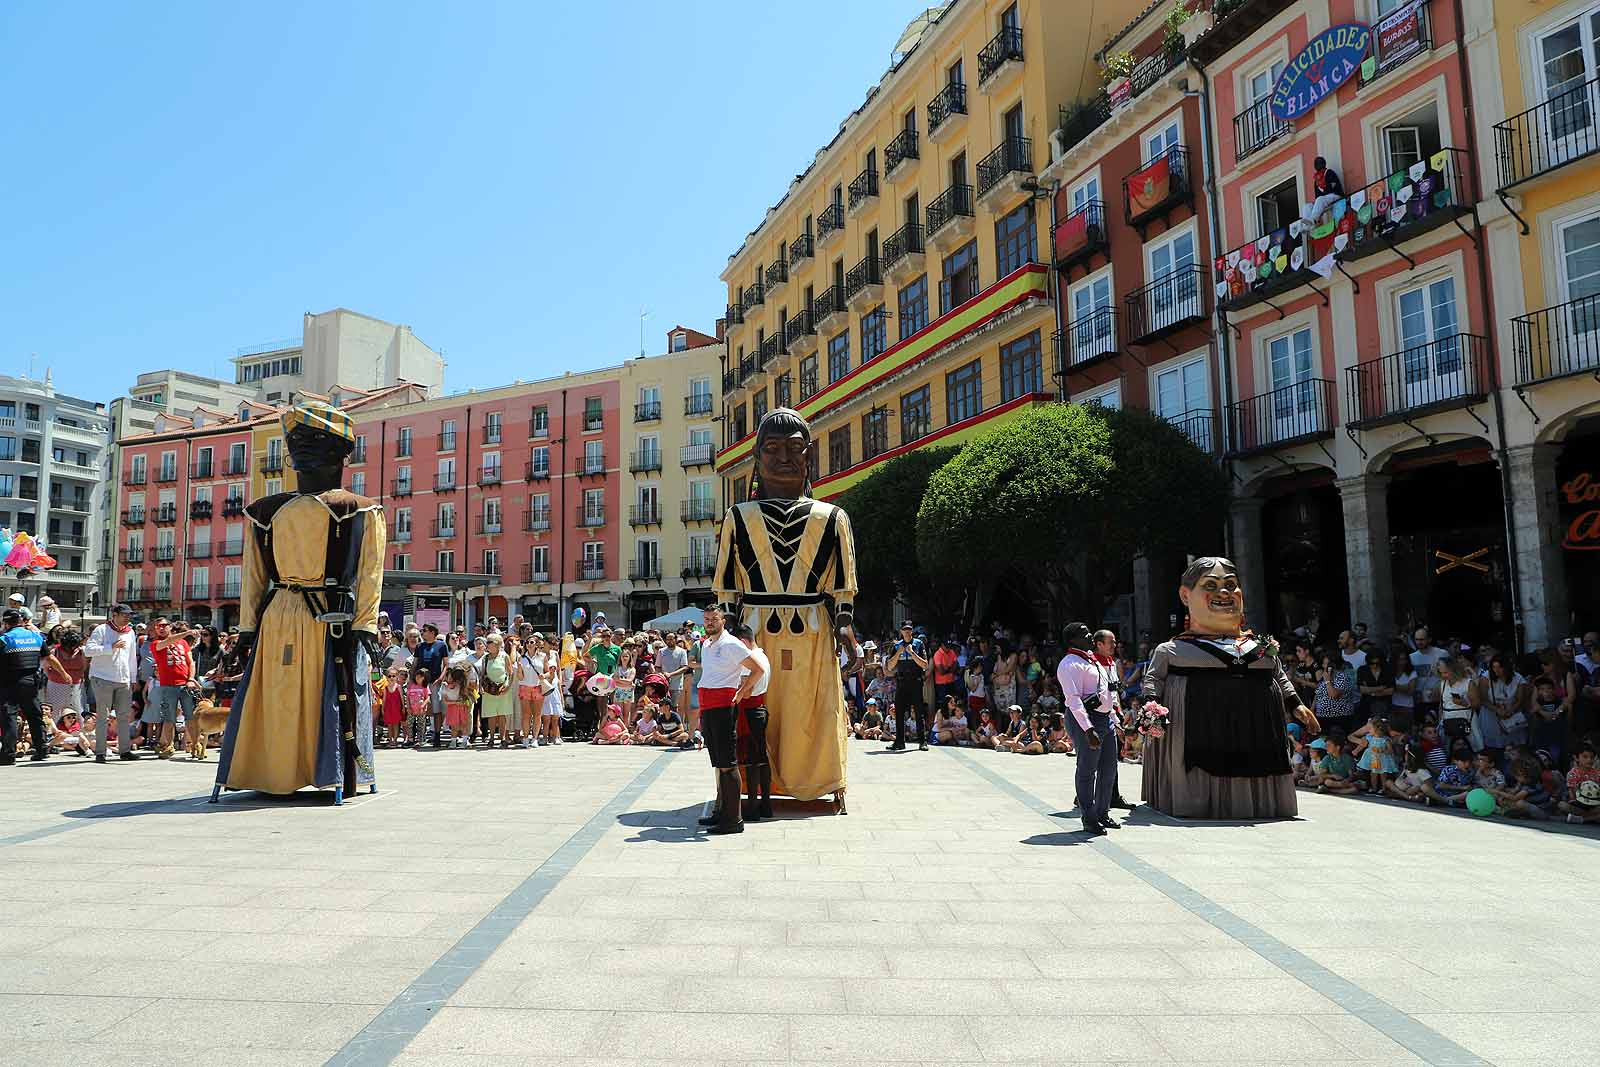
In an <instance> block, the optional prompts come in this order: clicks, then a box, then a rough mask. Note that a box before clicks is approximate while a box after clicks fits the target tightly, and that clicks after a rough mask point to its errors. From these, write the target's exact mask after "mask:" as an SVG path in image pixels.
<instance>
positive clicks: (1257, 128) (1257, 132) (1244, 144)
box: [1233, 96, 1294, 163]
mask: <svg viewBox="0 0 1600 1067" xmlns="http://www.w3.org/2000/svg"><path fill="white" fill-rule="evenodd" d="M1293 130H1294V127H1293V126H1291V125H1290V124H1289V123H1287V122H1285V121H1283V120H1282V119H1280V118H1279V117H1278V116H1276V115H1274V114H1273V113H1272V98H1271V97H1270V96H1268V97H1262V98H1261V99H1260V100H1257V101H1256V102H1255V103H1253V104H1251V105H1250V106H1249V107H1247V108H1245V109H1244V110H1243V111H1241V112H1239V113H1238V114H1237V115H1235V116H1233V155H1234V159H1235V160H1236V161H1237V162H1240V163H1243V162H1244V161H1245V160H1247V159H1249V158H1250V157H1251V156H1253V155H1255V154H1256V153H1257V152H1259V151H1261V150H1262V149H1263V148H1265V147H1267V145H1269V144H1271V143H1272V142H1273V141H1276V140H1277V139H1278V138H1280V137H1287V136H1288V135H1289V134H1290V133H1291V132H1293Z"/></svg>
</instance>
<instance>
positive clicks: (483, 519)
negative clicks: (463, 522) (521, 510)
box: [474, 515, 505, 537]
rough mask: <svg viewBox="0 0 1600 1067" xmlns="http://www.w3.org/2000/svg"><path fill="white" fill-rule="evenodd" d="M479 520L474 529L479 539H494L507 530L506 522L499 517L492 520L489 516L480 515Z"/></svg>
mask: <svg viewBox="0 0 1600 1067" xmlns="http://www.w3.org/2000/svg"><path fill="white" fill-rule="evenodd" d="M477 520H478V521H477V522H476V523H475V524H474V529H476V530H477V531H478V536H479V537H493V536H495V535H496V534H498V533H501V532H503V531H504V529H505V524H504V521H503V520H502V519H501V518H500V517H499V516H495V517H493V518H491V517H490V516H488V515H479V516H478V517H477Z"/></svg>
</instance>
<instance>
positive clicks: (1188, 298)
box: [1124, 263, 1211, 345]
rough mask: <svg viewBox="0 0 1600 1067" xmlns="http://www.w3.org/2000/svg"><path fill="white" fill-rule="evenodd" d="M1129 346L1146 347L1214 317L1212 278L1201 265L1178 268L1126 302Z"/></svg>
mask: <svg viewBox="0 0 1600 1067" xmlns="http://www.w3.org/2000/svg"><path fill="white" fill-rule="evenodd" d="M1124 303H1125V305H1126V308H1127V310H1126V314H1127V324H1128V343H1129V344H1135V345H1142V344H1147V343H1149V342H1151V341H1154V340H1155V339H1157V338H1159V337H1164V336H1166V335H1167V334H1169V333H1172V332H1173V331H1175V330H1179V329H1182V328H1183V327H1185V326H1188V325H1190V324H1192V323H1203V322H1205V320H1206V319H1207V318H1208V317H1209V316H1210V314H1211V275H1210V272H1208V271H1207V270H1206V269H1205V268H1204V267H1202V266H1200V265H1199V264H1197V263H1196V264H1190V265H1189V266H1185V267H1179V268H1177V269H1176V270H1174V271H1171V272H1170V273H1167V274H1164V275H1162V276H1161V277H1159V278H1157V279H1156V280H1155V281H1153V282H1151V283H1150V284H1149V285H1146V286H1145V287H1144V288H1142V289H1136V290H1134V291H1133V292H1131V293H1129V294H1128V296H1127V298H1126V300H1125V301H1124Z"/></svg>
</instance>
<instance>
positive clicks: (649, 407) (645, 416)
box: [633, 400, 661, 422]
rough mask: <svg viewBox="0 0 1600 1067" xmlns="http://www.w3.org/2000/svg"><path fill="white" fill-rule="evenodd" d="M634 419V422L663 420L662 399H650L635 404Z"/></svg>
mask: <svg viewBox="0 0 1600 1067" xmlns="http://www.w3.org/2000/svg"><path fill="white" fill-rule="evenodd" d="M633 421H634V422H660V421H661V401H659V400H648V401H645V402H643V403H639V404H635V405H633Z"/></svg>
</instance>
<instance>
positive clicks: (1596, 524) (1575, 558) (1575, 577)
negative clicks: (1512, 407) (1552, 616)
mask: <svg viewBox="0 0 1600 1067" xmlns="http://www.w3.org/2000/svg"><path fill="white" fill-rule="evenodd" d="M1556 484H1557V486H1558V487H1559V489H1558V497H1557V508H1558V511H1559V515H1560V529H1559V530H1557V531H1553V532H1552V535H1553V536H1559V538H1560V541H1561V562H1562V565H1563V567H1564V568H1565V571H1566V576H1565V577H1566V586H1567V604H1568V607H1569V609H1570V610H1571V612H1572V618H1571V620H1570V622H1566V621H1565V620H1559V619H1558V620H1553V622H1554V623H1555V625H1556V632H1557V633H1563V632H1571V633H1577V634H1582V633H1585V632H1587V631H1589V630H1600V427H1593V428H1588V429H1587V430H1586V432H1585V433H1583V435H1582V436H1574V437H1569V438H1568V439H1567V441H1566V443H1565V444H1564V445H1563V446H1562V448H1561V452H1560V454H1559V456H1558V457H1557V459H1556Z"/></svg>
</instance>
